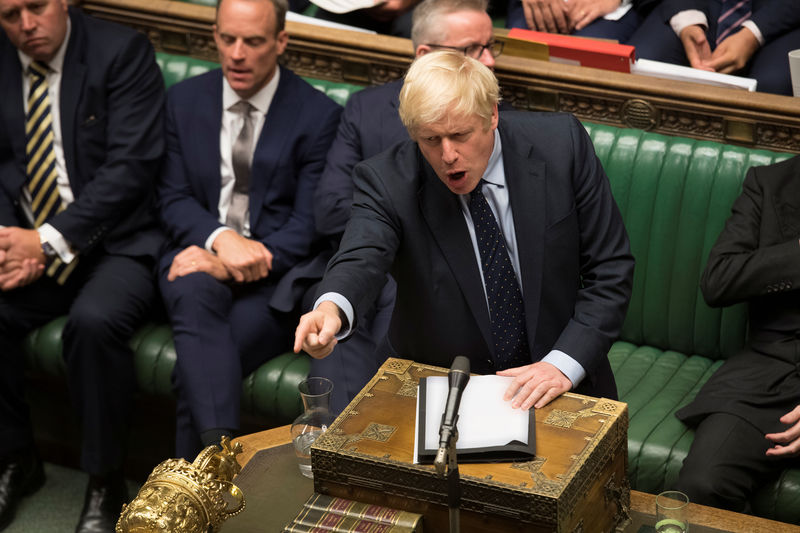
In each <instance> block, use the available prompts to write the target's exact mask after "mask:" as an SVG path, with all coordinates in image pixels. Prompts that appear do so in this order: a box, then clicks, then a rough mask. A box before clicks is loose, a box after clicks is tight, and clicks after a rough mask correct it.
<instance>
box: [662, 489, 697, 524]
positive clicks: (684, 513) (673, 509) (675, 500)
mask: <svg viewBox="0 0 800 533" xmlns="http://www.w3.org/2000/svg"><path fill="white" fill-rule="evenodd" d="M688 514H689V497H688V496H687V495H686V494H684V493H682V492H679V491H677V490H668V491H666V492H662V493H661V494H659V495H658V496H656V531H657V532H658V533H686V532H687V531H689V520H688Z"/></svg>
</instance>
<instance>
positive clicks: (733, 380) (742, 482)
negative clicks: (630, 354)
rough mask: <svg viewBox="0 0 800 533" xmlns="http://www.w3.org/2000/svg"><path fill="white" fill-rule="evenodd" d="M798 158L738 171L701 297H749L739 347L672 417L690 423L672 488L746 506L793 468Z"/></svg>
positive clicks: (797, 415)
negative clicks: (735, 193)
mask: <svg viewBox="0 0 800 533" xmlns="http://www.w3.org/2000/svg"><path fill="white" fill-rule="evenodd" d="M799 176H800V157H794V158H793V159H790V160H788V161H784V162H782V163H777V164H775V165H770V166H765V167H753V168H751V169H750V171H749V172H748V173H747V178H746V179H745V182H744V187H743V191H742V194H741V196H740V197H739V198H738V199H737V200H736V202H735V203H734V204H733V209H732V214H731V217H730V219H728V222H727V223H726V224H725V229H724V230H723V231H722V233H721V234H720V236H719V238H718V239H717V242H716V244H715V245H714V247H713V248H712V249H711V254H710V256H709V258H708V264H707V265H706V269H705V272H704V273H703V277H702V279H701V289H702V290H703V296H704V297H705V299H706V301H707V302H708V304H709V305H712V306H723V305H732V304H735V303H738V302H747V303H748V305H749V319H750V320H749V335H748V341H747V346H745V348H744V349H743V350H742V351H741V352H740V353H738V354H737V355H735V356H734V357H731V358H730V359H728V360H727V361H726V362H725V363H724V364H723V365H722V367H720V369H719V370H717V371H716V372H715V373H714V375H712V376H711V379H709V380H708V382H706V384H705V385H704V386H703V388H702V389H701V390H700V392H699V393H698V395H697V397H696V398H695V399H694V401H693V402H692V403H690V404H689V405H687V406H686V407H684V408H683V409H681V410H680V411H678V412H677V416H678V418H680V419H681V420H683V421H684V422H686V423H687V424H690V425H693V426H697V430H696V432H695V438H694V441H693V442H692V447H691V449H690V450H689V455H688V456H687V457H686V459H685V460H684V463H683V468H681V471H680V475H679V477H678V482H677V485H676V487H675V488H676V489H677V490H680V491H682V492H685V493H686V494H688V495H689V499H690V500H691V501H693V502H695V503H700V504H703V505H711V506H714V507H722V508H725V509H730V510H732V511H737V512H746V511H748V510H749V499H750V496H751V495H752V494H753V491H754V490H755V489H756V488H757V487H758V486H759V485H760V484H762V483H764V481H765V480H767V479H768V478H769V477H770V476H773V477H774V476H775V475H776V474H777V473H779V472H780V471H781V470H783V469H785V468H787V467H789V466H794V467H797V466H800V460H799V459H798V457H800V339H799V338H798V331H800V307H799V306H798V296H800V295H798V287H800V242H798V239H800V210H798V208H797V202H798V199H800V181H798V177H799Z"/></svg>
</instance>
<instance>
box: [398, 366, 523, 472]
mask: <svg viewBox="0 0 800 533" xmlns="http://www.w3.org/2000/svg"><path fill="white" fill-rule="evenodd" d="M512 379H513V378H511V377H504V376H492V375H488V376H472V377H471V378H470V380H469V383H467V388H466V389H464V395H463V396H462V397H461V408H460V409H459V415H458V424H457V427H458V442H457V443H456V450H457V452H458V461H459V462H461V463H480V462H501V461H529V460H531V459H532V458H533V457H534V455H535V452H536V439H535V428H536V420H535V416H534V410H533V409H531V410H523V409H513V408H512V407H511V402H507V401H504V400H503V394H504V393H505V391H506V389H507V388H508V386H509V384H510V382H511V380H512ZM447 393H448V383H447V377H446V376H431V377H423V378H420V380H419V390H418V393H417V418H416V435H415V443H414V449H415V457H414V462H415V463H417V464H419V463H432V462H433V459H434V457H435V456H436V452H437V450H438V449H439V426H440V425H441V422H442V413H444V408H445V403H446V401H447Z"/></svg>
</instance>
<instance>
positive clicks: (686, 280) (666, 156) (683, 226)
mask: <svg viewBox="0 0 800 533" xmlns="http://www.w3.org/2000/svg"><path fill="white" fill-rule="evenodd" d="M585 126H586V129H587V131H589V134H590V136H591V138H592V141H593V142H594V146H595V150H596V151H597V155H598V157H599V158H600V160H601V162H602V163H603V167H604V168H605V170H606V173H607V174H608V177H609V180H610V182H611V189H612V191H613V194H614V198H615V199H616V201H617V204H618V205H619V208H620V211H621V212H622V217H623V219H624V220H625V227H626V228H627V230H628V235H629V237H630V241H631V249H632V252H633V255H634V257H635V258H636V270H635V273H634V281H633V295H632V297H631V302H630V307H629V308H628V314H627V317H626V319H625V324H624V326H623V330H622V334H621V336H620V338H621V340H625V341H628V342H631V343H634V344H636V345H650V346H655V347H658V348H661V349H665V350H666V349H670V350H676V351H679V352H682V353H685V354H698V355H703V356H706V357H709V358H711V359H720V358H727V357H728V356H730V355H732V354H733V353H735V352H736V350H738V349H739V348H740V347H741V346H742V344H743V342H744V339H745V333H746V324H747V309H746V306H745V305H738V306H734V307H729V308H725V309H712V308H710V307H708V306H707V305H706V303H705V301H704V300H703V296H702V294H701V292H700V289H699V282H700V276H701V274H702V272H703V269H704V267H705V263H706V260H707V259H708V254H709V251H710V250H711V247H712V246H713V245H714V242H715V241H716V239H717V236H718V235H719V233H720V231H721V230H722V228H723V226H724V224H725V220H726V219H727V218H728V216H729V215H730V208H731V204H732V203H733V201H734V200H735V199H736V197H737V196H738V195H739V193H740V192H741V185H742V181H744V176H745V173H746V171H747V169H748V168H749V167H751V166H755V165H768V164H771V163H774V162H777V161H781V160H783V159H788V158H789V157H790V155H789V154H779V153H774V152H767V151H763V150H751V149H747V148H741V147H737V146H731V145H725V144H720V143H715V142H708V141H697V140H693V139H687V138H685V137H670V136H664V135H658V134H654V133H647V132H644V131H641V130H634V129H624V128H617V127H612V126H602V125H598V124H591V123H586V124H585Z"/></svg>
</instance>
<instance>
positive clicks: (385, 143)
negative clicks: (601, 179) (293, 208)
mask: <svg viewBox="0 0 800 533" xmlns="http://www.w3.org/2000/svg"><path fill="white" fill-rule="evenodd" d="M486 8H487V1H486V0H425V1H424V2H422V3H421V4H420V5H419V6H418V7H417V8H416V10H415V11H414V18H413V25H412V31H411V40H412V43H413V45H414V50H415V55H416V56H417V57H419V56H423V55H425V54H427V53H429V52H432V51H435V50H439V49H451V50H456V51H458V52H461V53H463V54H465V55H467V56H469V57H472V58H474V59H477V60H478V61H480V62H481V63H483V64H484V65H486V66H487V67H489V68H490V69H493V68H494V62H495V61H494V60H495V58H496V57H497V56H499V55H500V53H501V52H502V50H503V43H498V42H495V41H494V33H493V31H492V21H491V19H490V18H489V15H488V14H487V13H486ZM402 87H403V81H402V80H397V81H393V82H391V83H387V84H385V85H382V86H379V87H372V88H368V89H365V90H363V91H360V92H358V93H356V94H354V95H353V96H351V97H350V99H349V100H348V102H347V107H346V108H345V110H344V113H343V114H342V119H341V122H340V123H339V130H338V132H337V135H336V139H335V140H334V141H333V144H332V145H331V149H330V150H329V151H328V157H327V161H326V165H325V171H324V172H323V174H322V177H321V178H320V181H319V185H318V187H317V191H316V197H315V202H314V205H315V216H316V226H317V230H318V231H319V232H321V233H322V234H323V235H326V236H328V237H329V238H330V241H331V247H330V253H329V254H327V255H325V256H323V257H322V258H320V260H321V262H322V259H323V258H324V260H325V261H324V262H327V259H329V258H330V256H331V255H332V253H333V252H334V251H335V250H336V249H337V248H338V246H339V241H340V239H341V236H342V233H343V232H344V227H345V224H346V223H347V220H348V218H349V217H350V205H351V203H352V200H353V181H352V177H351V174H352V171H353V167H354V166H355V165H356V164H357V163H360V162H361V161H363V160H365V159H369V158H370V157H372V156H374V155H377V154H379V153H380V152H383V151H384V150H386V149H388V148H389V147H391V146H392V145H394V144H395V143H398V142H400V141H405V140H407V139H408V132H407V131H406V128H405V127H404V126H403V123H402V122H401V121H400V115H399V114H398V111H397V110H398V106H399V95H400V89H401V88H402ZM503 108H506V109H511V106H501V110H503ZM322 266H324V264H323V265H322ZM320 274H321V272H320ZM310 292H311V291H310ZM394 299H395V285H394V281H393V280H392V279H391V277H387V283H386V285H385V286H384V288H383V291H382V292H381V294H380V297H379V298H378V300H377V301H376V302H375V305H374V306H372V307H371V308H370V309H369V310H368V311H367V312H366V314H365V316H360V317H358V320H359V323H360V324H361V327H360V328H359V329H358V330H357V332H356V334H355V335H354V336H353V337H352V338H350V339H349V340H348V341H347V342H346V343H343V344H341V345H339V346H337V347H336V348H335V349H334V352H333V354H332V355H331V356H330V357H327V358H325V359H322V360H316V359H315V360H314V361H313V363H312V366H311V374H312V375H316V376H324V377H327V378H329V379H332V380H333V382H334V392H333V398H332V402H331V407H332V409H333V410H334V411H336V412H338V411H341V410H342V409H343V408H344V407H345V406H346V405H347V404H348V403H349V402H350V400H351V399H352V398H353V397H354V396H355V395H356V394H357V393H358V392H359V391H360V390H361V388H362V387H363V386H364V385H365V384H366V383H367V381H369V379H370V378H371V377H372V376H373V375H374V373H375V372H376V371H377V369H378V367H379V366H380V365H381V363H382V362H383V361H384V360H385V359H386V357H387V354H388V353H389V351H388V349H387V347H382V346H381V345H380V344H381V341H382V340H383V339H384V337H385V336H386V333H387V330H388V327H389V319H390V318H391V314H392V309H393V307H394Z"/></svg>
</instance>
